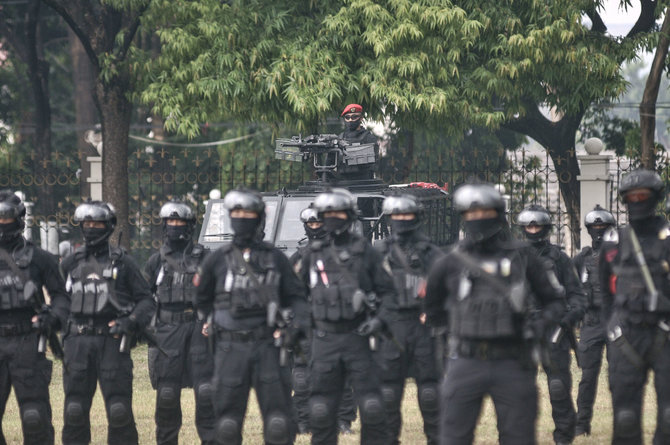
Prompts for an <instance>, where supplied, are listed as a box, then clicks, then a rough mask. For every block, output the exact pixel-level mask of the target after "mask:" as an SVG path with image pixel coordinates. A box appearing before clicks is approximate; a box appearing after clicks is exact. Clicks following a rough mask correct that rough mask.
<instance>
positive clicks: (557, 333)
mask: <svg viewBox="0 0 670 445" xmlns="http://www.w3.org/2000/svg"><path fill="white" fill-rule="evenodd" d="M563 336H566V337H567V339H568V342H569V343H570V348H571V349H572V350H573V351H575V361H576V362H577V366H578V367H580V368H581V367H582V365H581V363H580V362H579V351H578V349H577V337H575V331H573V330H572V328H571V327H570V326H566V325H563V324H560V325H558V326H557V327H556V329H555V330H554V332H553V334H552V335H551V343H552V344H553V345H557V344H559V343H560V342H561V338H563Z"/></svg>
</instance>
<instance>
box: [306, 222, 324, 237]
mask: <svg viewBox="0 0 670 445" xmlns="http://www.w3.org/2000/svg"><path fill="white" fill-rule="evenodd" d="M304 226H305V234H306V235H307V238H308V239H309V240H310V241H311V240H315V239H322V238H325V236H326V235H327V234H328V232H326V230H325V229H324V228H323V224H322V225H321V226H320V227H317V228H316V229H312V228H311V227H309V226H308V225H307V224H304Z"/></svg>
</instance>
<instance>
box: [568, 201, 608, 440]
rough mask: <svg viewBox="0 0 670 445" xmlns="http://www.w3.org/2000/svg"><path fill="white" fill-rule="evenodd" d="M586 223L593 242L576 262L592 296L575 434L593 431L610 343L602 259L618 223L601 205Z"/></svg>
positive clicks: (584, 330) (583, 336) (585, 328)
mask: <svg viewBox="0 0 670 445" xmlns="http://www.w3.org/2000/svg"><path fill="white" fill-rule="evenodd" d="M584 225H585V226H586V228H587V230H588V231H589V235H591V245H590V246H586V247H584V248H583V249H582V251H581V252H579V254H578V255H577V256H576V257H575V259H574V261H573V262H574V264H575V269H577V273H578V274H579V276H580V278H581V281H582V285H583V287H584V291H585V292H586V296H587V299H588V308H587V309H586V314H585V315H584V321H583V322H582V326H581V329H580V335H579V351H578V354H579V364H580V366H581V368H582V379H581V380H580V382H579V393H578V395H577V426H576V428H575V436H581V435H583V434H586V435H589V434H591V419H592V418H593V403H594V402H595V399H596V391H597V389H598V376H599V375H600V365H601V363H602V360H603V348H604V347H605V343H606V336H605V325H606V322H607V319H608V316H607V314H603V313H602V309H603V292H602V290H601V288H600V276H599V274H598V262H599V258H600V246H601V245H602V242H603V236H604V235H605V232H606V231H607V230H609V229H610V228H612V227H614V226H615V225H616V221H615V220H614V216H612V214H611V213H610V212H608V211H607V210H605V209H603V208H602V207H600V206H599V205H596V207H595V208H594V209H593V210H591V211H590V212H589V213H587V214H586V217H585V218H584Z"/></svg>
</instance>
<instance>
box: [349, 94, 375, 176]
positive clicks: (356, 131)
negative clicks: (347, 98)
mask: <svg viewBox="0 0 670 445" xmlns="http://www.w3.org/2000/svg"><path fill="white" fill-rule="evenodd" d="M340 116H341V117H342V118H343V119H344V124H345V130H344V131H343V132H342V133H340V134H339V138H340V139H344V140H345V141H347V142H349V143H351V144H375V146H374V151H375V160H376V161H378V160H379V145H378V144H377V136H375V135H374V134H372V133H371V132H370V131H369V130H368V129H367V128H365V127H364V126H363V107H361V106H360V105H358V104H349V105H347V106H346V107H344V110H343V111H342V113H341V114H340ZM358 167H359V168H358V170H357V171H359V172H360V173H361V174H360V175H356V174H355V173H352V172H349V173H348V175H347V177H348V178H349V179H370V178H373V177H374V165H371V166H370V168H368V169H366V168H364V166H358Z"/></svg>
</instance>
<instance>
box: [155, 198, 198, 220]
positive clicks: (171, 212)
mask: <svg viewBox="0 0 670 445" xmlns="http://www.w3.org/2000/svg"><path fill="white" fill-rule="evenodd" d="M158 216H160V218H161V219H162V220H166V219H180V220H182V221H187V222H195V213H193V209H191V207H190V206H189V205H188V204H186V203H184V202H179V201H170V202H166V203H165V204H163V207H161V211H160V213H159V214H158Z"/></svg>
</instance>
